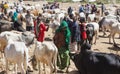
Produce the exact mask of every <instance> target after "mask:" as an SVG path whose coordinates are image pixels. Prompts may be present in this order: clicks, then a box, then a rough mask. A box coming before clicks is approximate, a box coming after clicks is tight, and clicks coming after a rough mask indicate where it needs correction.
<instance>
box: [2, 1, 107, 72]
mask: <svg viewBox="0 0 120 74" xmlns="http://www.w3.org/2000/svg"><path fill="white" fill-rule="evenodd" d="M17 6H18V7H17V9H16V12H14V13H13V16H12V22H14V23H18V24H20V23H19V21H18V13H22V9H21V8H20V6H19V4H18V5H17ZM43 6H44V8H46V9H48V8H50V9H54V8H59V4H57V3H54V4H53V5H51V6H50V7H49V6H48V4H46V5H43ZM1 8H2V12H4V15H6V14H7V13H6V12H7V8H8V4H7V2H5V3H4V2H3V1H2V4H1ZM101 10H102V14H103V13H104V11H105V6H104V4H102V6H101ZM72 11H73V9H72V7H69V8H68V15H69V16H65V17H64V19H63V20H62V21H61V22H60V26H59V28H58V29H57V30H56V32H55V36H56V35H57V34H59V33H60V32H61V34H62V35H63V36H64V39H62V40H61V38H62V37H59V36H58V38H54V39H53V40H54V41H56V40H59V41H60V40H61V41H60V43H61V42H63V43H64V45H63V44H62V45H60V47H59V48H58V51H59V58H60V59H58V63H57V65H58V67H59V68H60V69H61V70H63V69H65V68H67V67H68V66H69V65H70V56H69V53H79V51H80V50H79V49H80V45H81V44H83V43H84V42H86V41H87V40H86V39H87V34H86V25H85V24H86V21H87V17H88V15H89V14H91V13H96V12H97V7H96V5H94V4H86V5H81V6H80V7H79V13H81V12H83V13H85V14H86V18H84V17H81V18H80V19H79V20H77V17H75V16H74V15H73V14H72ZM25 21H26V31H34V33H35V35H36V38H37V40H38V41H40V42H43V41H44V39H45V31H48V29H49V26H48V25H46V23H45V21H44V19H43V17H42V14H39V16H37V19H35V17H34V16H33V15H32V14H31V13H30V11H29V10H27V14H26V15H25ZM62 35H61V36H62ZM57 45H58V44H56V46H57Z"/></svg>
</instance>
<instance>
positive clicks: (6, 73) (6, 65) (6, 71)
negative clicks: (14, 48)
mask: <svg viewBox="0 0 120 74" xmlns="http://www.w3.org/2000/svg"><path fill="white" fill-rule="evenodd" d="M6 74H8V60H7V59H6Z"/></svg>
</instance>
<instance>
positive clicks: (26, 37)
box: [0, 31, 35, 45]
mask: <svg viewBox="0 0 120 74" xmlns="http://www.w3.org/2000/svg"><path fill="white" fill-rule="evenodd" d="M0 37H3V38H6V40H9V39H12V40H13V41H21V42H24V43H25V44H26V45H30V44H32V43H33V41H34V37H35V35H34V34H32V33H31V32H27V31H26V32H23V33H22V32H17V31H10V32H9V31H5V32H2V33H1V34H0Z"/></svg>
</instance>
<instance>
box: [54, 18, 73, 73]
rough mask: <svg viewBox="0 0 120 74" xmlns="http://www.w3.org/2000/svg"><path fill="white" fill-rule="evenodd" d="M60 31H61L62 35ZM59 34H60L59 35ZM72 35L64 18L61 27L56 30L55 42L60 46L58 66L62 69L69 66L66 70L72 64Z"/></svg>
mask: <svg viewBox="0 0 120 74" xmlns="http://www.w3.org/2000/svg"><path fill="white" fill-rule="evenodd" d="M59 33H61V35H60V34H59ZM58 34H59V35H60V36H57V35H58ZM63 36H64V38H63ZM70 36H71V33H70V30H69V28H68V24H67V22H66V21H65V20H62V22H61V24H60V26H59V28H58V29H57V30H56V33H55V36H54V42H55V44H56V46H57V47H58V52H59V55H58V60H57V66H58V67H59V69H61V70H63V69H65V68H67V70H66V71H68V67H69V64H70V56H69V52H70V51H69V43H70ZM61 42H62V43H61Z"/></svg>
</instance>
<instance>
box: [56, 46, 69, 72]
mask: <svg viewBox="0 0 120 74" xmlns="http://www.w3.org/2000/svg"><path fill="white" fill-rule="evenodd" d="M58 51H59V54H58V58H57V66H58V68H59V69H61V70H63V69H65V68H66V67H68V66H69V64H70V56H69V50H68V48H66V47H61V48H60V49H58Z"/></svg>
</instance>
